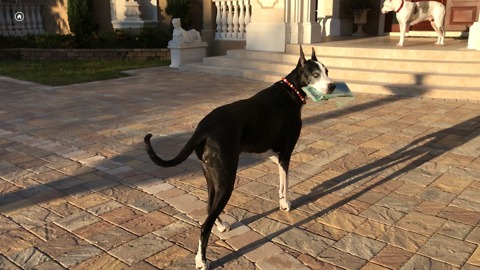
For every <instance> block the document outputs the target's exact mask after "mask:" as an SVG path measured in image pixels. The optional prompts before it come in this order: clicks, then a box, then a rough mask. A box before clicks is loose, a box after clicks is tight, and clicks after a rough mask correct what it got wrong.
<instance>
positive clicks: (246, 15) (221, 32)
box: [213, 0, 251, 40]
mask: <svg viewBox="0 0 480 270" xmlns="http://www.w3.org/2000/svg"><path fill="white" fill-rule="evenodd" d="M213 2H214V3H215V7H216V8H217V15H216V17H215V22H216V24H217V27H216V33H215V39H217V40H245V38H246V32H245V31H246V29H247V25H248V24H249V23H250V18H251V6H250V0H213Z"/></svg>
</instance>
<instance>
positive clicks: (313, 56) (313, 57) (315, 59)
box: [312, 47, 318, 61]
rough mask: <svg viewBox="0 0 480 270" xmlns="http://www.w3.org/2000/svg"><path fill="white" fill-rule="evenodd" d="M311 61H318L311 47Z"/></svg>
mask: <svg viewBox="0 0 480 270" xmlns="http://www.w3.org/2000/svg"><path fill="white" fill-rule="evenodd" d="M312 60H313V61H318V59H317V56H316V55H315V49H314V48H313V47H312Z"/></svg>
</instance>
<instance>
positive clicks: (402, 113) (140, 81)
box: [0, 67, 480, 270]
mask: <svg viewBox="0 0 480 270" xmlns="http://www.w3.org/2000/svg"><path fill="white" fill-rule="evenodd" d="M266 86H268V84H265V83H259V82H253V81H246V80H242V79H237V78H231V77H219V76H213V75H203V74H193V73H182V72H179V71H175V70H171V69H168V68H165V67H163V68H152V69H146V70H142V71H138V74H137V75H136V76H133V77H128V78H122V79H117V80H110V81H103V82H94V83H87V84H80V85H71V86H64V87H55V88H51V87H45V86H40V85H36V84H31V83H26V82H21V81H15V80H11V79H8V78H4V77H0V269H48V270H55V269H194V256H195V251H196V248H197V241H198V235H199V222H203V219H204V218H205V199H206V191H205V188H206V184H205V180H204V178H203V175H202V173H201V170H200V166H199V164H198V162H197V161H196V159H195V158H194V157H193V156H192V157H191V158H189V159H188V160H187V161H186V162H185V163H183V164H181V165H180V166H178V167H175V168H169V169H164V168H159V167H157V166H155V165H153V164H152V162H150V160H149V159H148V157H147V155H146V154H145V151H144V149H143V142H142V139H143V136H144V135H145V134H146V133H148V132H152V133H153V134H154V135H155V136H154V140H153V142H154V146H155V148H156V149H157V151H158V152H159V153H160V154H161V155H162V156H164V157H172V156H173V155H175V154H176V153H177V152H178V151H179V149H180V148H181V147H182V146H183V144H184V143H185V142H186V140H187V139H188V138H189V136H190V135H191V133H192V132H193V129H194V127H195V126H196V124H197V123H198V121H199V120H200V119H201V118H202V117H203V116H204V115H205V114H207V113H208V112H209V111H210V110H211V109H213V108H215V107H217V106H219V105H222V104H225V103H228V102H231V101H234V100H237V99H241V98H245V97H248V96H250V95H252V94H254V93H255V92H256V91H258V90H260V89H262V88H264V87H266ZM353 90H355V89H353ZM303 119H304V128H303V130H302V135H301V137H300V140H299V143H298V145H297V147H296V151H295V153H294V155H293V158H292V159H293V160H292V164H291V171H290V180H291V181H290V191H291V192H290V198H291V200H292V206H293V209H292V211H291V212H288V213H285V212H282V211H279V210H278V202H277V187H278V180H277V167H276V165H275V164H273V163H272V162H271V161H269V160H265V159H262V158H259V157H255V156H249V155H244V156H242V159H241V164H240V165H241V167H240V169H239V172H238V178H237V183H236V191H235V192H234V194H233V197H232V199H231V200H230V202H229V204H228V206H227V208H226V212H225V219H227V220H229V221H230V222H232V224H233V230H232V231H230V232H228V233H223V234H222V233H218V232H215V235H212V237H211V241H210V244H209V247H208V251H207V252H208V253H207V256H208V258H209V260H211V261H212V264H211V265H212V268H215V269H480V248H479V244H480V226H479V224H480V136H479V135H480V104H479V103H478V102H468V101H455V100H432V99H422V98H400V97H394V96H377V95H367V94H357V95H356V100H355V101H354V102H352V103H351V104H349V106H347V107H345V108H343V109H338V108H337V107H336V105H335V102H332V101H330V102H327V103H322V104H320V103H318V104H313V103H309V104H308V105H307V106H306V107H305V108H304V110H303Z"/></svg>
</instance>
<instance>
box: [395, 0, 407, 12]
mask: <svg viewBox="0 0 480 270" xmlns="http://www.w3.org/2000/svg"><path fill="white" fill-rule="evenodd" d="M404 3H405V0H402V3H401V4H400V7H399V8H398V9H397V10H396V11H395V12H397V13H398V12H399V11H400V10H402V8H403V4H404Z"/></svg>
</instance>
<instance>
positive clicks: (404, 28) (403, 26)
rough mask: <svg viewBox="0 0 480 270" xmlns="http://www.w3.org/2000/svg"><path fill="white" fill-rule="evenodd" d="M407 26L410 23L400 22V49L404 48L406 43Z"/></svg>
mask: <svg viewBox="0 0 480 270" xmlns="http://www.w3.org/2000/svg"><path fill="white" fill-rule="evenodd" d="M399 22H400V21H399ZM407 26H408V23H406V22H400V41H399V42H398V44H397V46H398V47H403V42H404V41H405V33H406V32H407Z"/></svg>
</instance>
